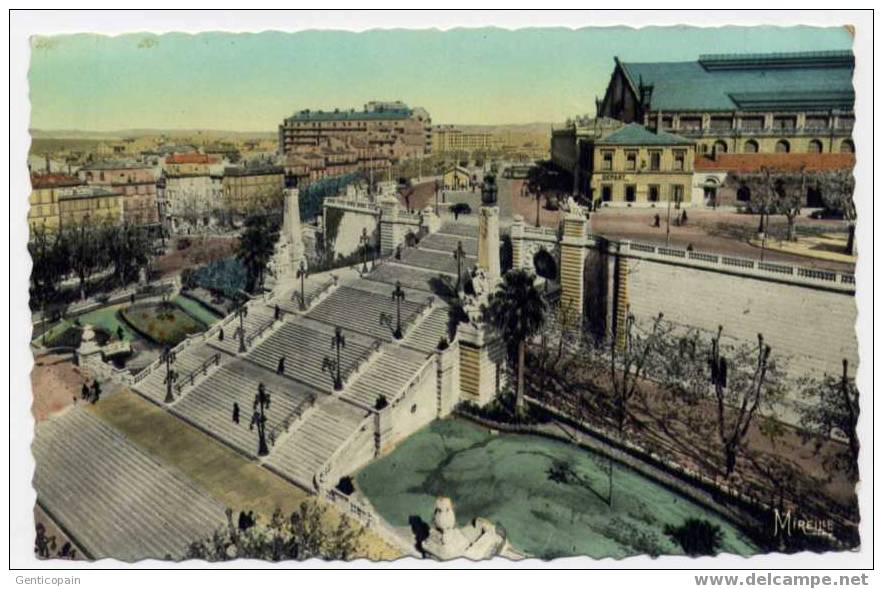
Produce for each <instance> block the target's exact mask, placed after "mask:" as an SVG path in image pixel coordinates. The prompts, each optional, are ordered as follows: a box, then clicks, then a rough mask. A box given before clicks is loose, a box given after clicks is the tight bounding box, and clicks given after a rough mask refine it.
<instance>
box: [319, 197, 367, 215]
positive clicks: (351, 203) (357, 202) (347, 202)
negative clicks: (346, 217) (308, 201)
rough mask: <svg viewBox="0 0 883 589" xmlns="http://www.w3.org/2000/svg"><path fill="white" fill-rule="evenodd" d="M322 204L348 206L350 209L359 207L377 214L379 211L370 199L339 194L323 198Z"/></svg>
mask: <svg viewBox="0 0 883 589" xmlns="http://www.w3.org/2000/svg"><path fill="white" fill-rule="evenodd" d="M322 204H323V206H331V207H348V208H352V209H359V210H361V211H366V212H369V213H371V214H378V213H379V212H380V208H379V207H378V206H377V205H376V204H375V203H373V202H371V201H370V200H366V199H363V198H358V197H357V198H347V197H341V196H330V197H327V198H325V200H324V201H322Z"/></svg>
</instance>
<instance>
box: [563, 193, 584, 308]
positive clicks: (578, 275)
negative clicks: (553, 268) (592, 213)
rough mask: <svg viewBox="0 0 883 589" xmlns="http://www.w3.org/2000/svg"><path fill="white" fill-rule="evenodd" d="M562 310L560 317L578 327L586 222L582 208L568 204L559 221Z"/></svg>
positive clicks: (582, 290) (582, 294) (581, 303)
mask: <svg viewBox="0 0 883 589" xmlns="http://www.w3.org/2000/svg"><path fill="white" fill-rule="evenodd" d="M561 224H562V226H563V227H562V238H561V268H560V273H561V311H562V318H564V319H565V320H566V321H568V322H571V323H575V324H578V323H579V322H580V320H581V318H582V315H583V306H584V304H585V292H584V291H585V288H584V286H585V285H584V279H585V262H586V238H587V233H588V220H587V219H586V215H585V211H584V210H583V208H582V207H580V206H578V205H576V204H575V203H570V206H569V207H568V210H567V211H566V212H564V214H563V215H562V218H561Z"/></svg>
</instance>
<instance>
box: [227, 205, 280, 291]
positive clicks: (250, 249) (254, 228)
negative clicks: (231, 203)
mask: <svg viewBox="0 0 883 589" xmlns="http://www.w3.org/2000/svg"><path fill="white" fill-rule="evenodd" d="M278 239H279V227H278V225H277V224H276V223H274V222H273V221H272V220H270V219H268V218H267V217H264V216H258V215H251V216H249V217H248V218H247V219H246V220H245V228H244V230H243V232H242V235H240V237H239V247H238V249H237V252H236V257H237V258H238V259H239V260H240V261H241V262H242V263H243V264H244V265H245V272H246V277H247V279H246V287H245V289H246V290H247V291H248V292H255V291H257V290H259V289H261V288H263V285H264V276H265V274H266V272H267V265H268V264H269V263H270V259H271V258H272V257H273V253H274V251H275V246H276V241H277V240H278Z"/></svg>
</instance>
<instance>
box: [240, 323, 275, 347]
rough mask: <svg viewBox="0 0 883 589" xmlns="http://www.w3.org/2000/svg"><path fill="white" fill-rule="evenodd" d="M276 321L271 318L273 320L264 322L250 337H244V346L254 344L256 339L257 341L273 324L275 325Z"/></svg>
mask: <svg viewBox="0 0 883 589" xmlns="http://www.w3.org/2000/svg"><path fill="white" fill-rule="evenodd" d="M276 321H278V320H277V319H276V318H275V317H273V318H271V319H269V320H267V321H265V322H264V323H263V324H262V325H261V326H260V327H258V328H257V329H256V330H255V331H254V332H252V334H251V335H249V336H246V338H245V346H246V347H251V344H252V342H254V341H255V340H256V339H258V338H259V337H261V336H262V335H264V333H265V332H266V331H267V330H268V329H270V328H271V327H272V326H273V324H274V323H276Z"/></svg>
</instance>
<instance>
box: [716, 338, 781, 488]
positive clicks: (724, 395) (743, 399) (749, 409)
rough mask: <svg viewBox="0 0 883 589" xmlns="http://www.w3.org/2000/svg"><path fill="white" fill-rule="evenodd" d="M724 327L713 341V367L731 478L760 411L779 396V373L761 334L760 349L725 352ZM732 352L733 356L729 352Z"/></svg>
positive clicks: (719, 414) (759, 339) (720, 430)
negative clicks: (723, 348)
mask: <svg viewBox="0 0 883 589" xmlns="http://www.w3.org/2000/svg"><path fill="white" fill-rule="evenodd" d="M723 329H724V328H723V326H720V327H718V331H717V334H716V335H715V336H714V338H713V339H712V343H711V353H710V355H709V367H710V369H711V384H712V386H713V387H714V395H715V398H716V399H717V426H718V427H717V429H718V435H719V436H720V441H721V443H722V444H723V453H724V468H725V471H726V475H727V476H728V477H729V476H730V475H732V474H733V472H734V471H735V469H736V459H737V458H738V456H739V453H740V452H741V450H742V445H743V442H744V441H745V437H746V436H747V435H748V431H749V429H750V427H751V424H752V421H753V419H754V416H755V414H756V413H757V410H758V408H760V406H761V405H762V404H769V403H770V402H772V401H773V400H774V399H775V397H776V395H777V393H778V380H779V379H778V372H777V369H776V366H775V363H774V362H772V361H771V360H770V355H771V353H772V348H771V347H770V346H769V345H768V344H766V343H765V342H764V339H763V335H761V334H758V335H757V346H756V347H750V346H745V345H741V346H734V347H731V348H730V349H728V350H722V343H721V335H722V333H723ZM727 352H729V353H727Z"/></svg>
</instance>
